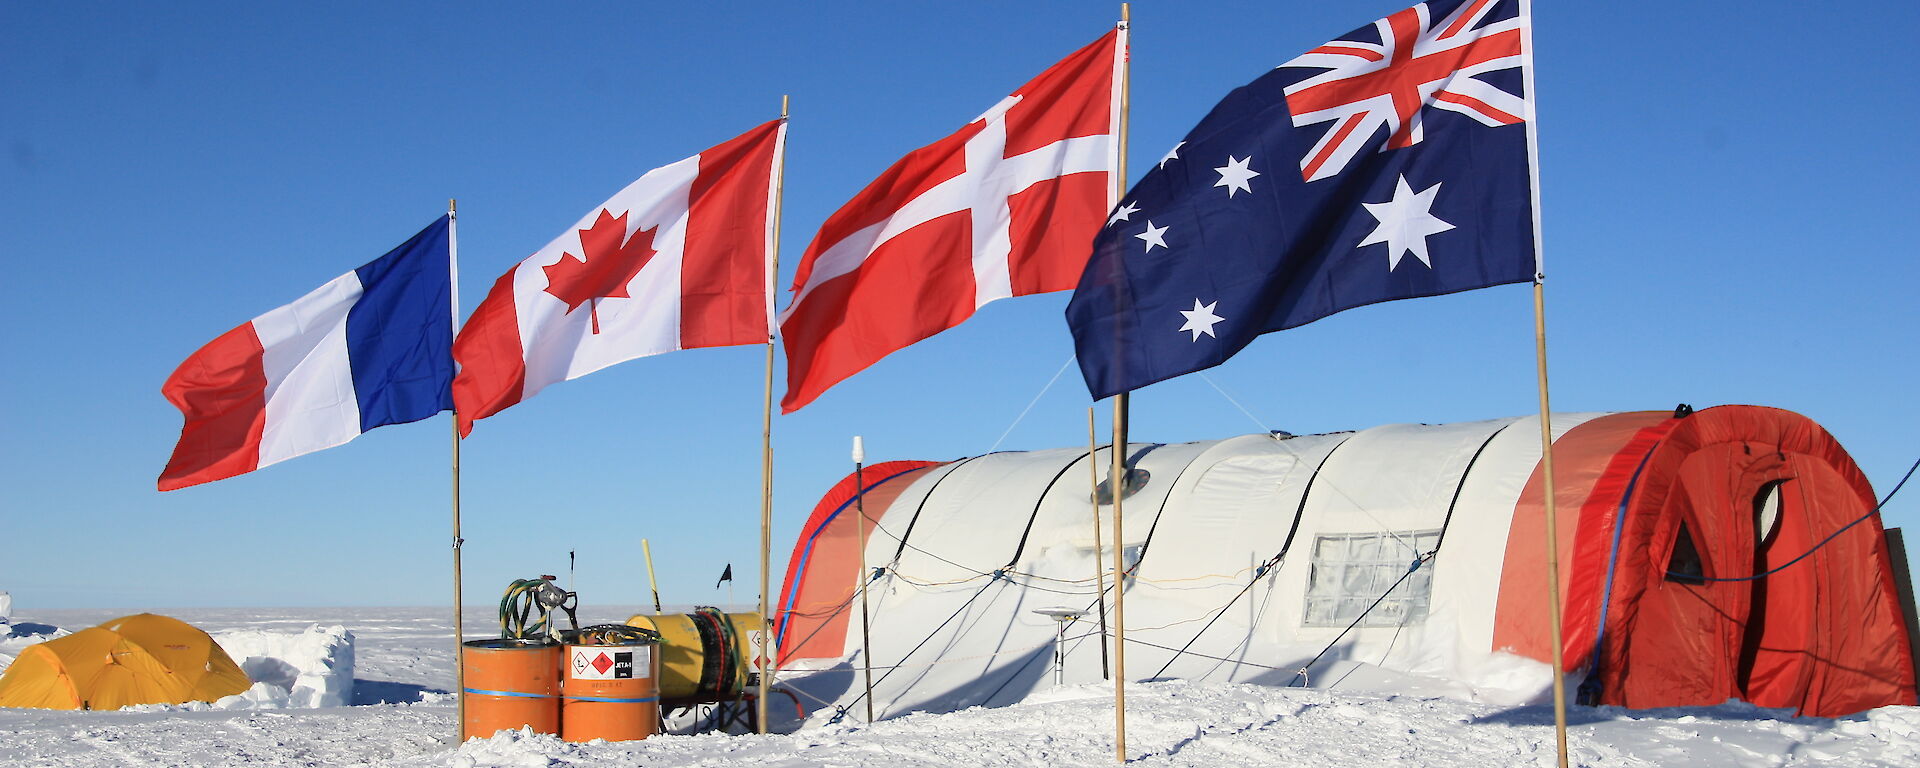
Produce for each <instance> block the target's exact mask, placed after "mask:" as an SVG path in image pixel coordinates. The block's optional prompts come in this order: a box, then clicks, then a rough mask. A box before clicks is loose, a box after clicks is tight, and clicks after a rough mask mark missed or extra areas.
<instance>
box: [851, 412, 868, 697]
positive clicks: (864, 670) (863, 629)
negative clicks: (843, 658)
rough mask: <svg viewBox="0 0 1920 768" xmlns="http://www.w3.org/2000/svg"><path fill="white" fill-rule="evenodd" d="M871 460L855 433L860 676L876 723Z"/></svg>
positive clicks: (854, 486) (856, 581)
mask: <svg viewBox="0 0 1920 768" xmlns="http://www.w3.org/2000/svg"><path fill="white" fill-rule="evenodd" d="M866 463H867V447H866V445H864V444H863V443H862V442H861V440H860V436H859V435H854V436H853V516H854V525H855V526H857V527H856V528H855V529H854V530H856V531H858V532H859V538H857V539H855V540H854V546H855V547H856V548H858V549H859V551H860V557H859V561H860V570H859V572H858V573H857V574H856V575H857V576H858V578H856V579H855V580H854V582H853V588H854V589H857V590H859V591H860V675H861V677H863V678H865V680H866V683H867V695H866V696H865V698H866V700H867V722H869V723H871V722H873V633H872V627H873V619H872V616H871V614H870V613H869V612H868V609H867V584H868V582H869V579H868V577H867V480H866V477H865V476H864V475H863V474H862V472H861V468H862V467H863V466H864V465H865V464H866Z"/></svg>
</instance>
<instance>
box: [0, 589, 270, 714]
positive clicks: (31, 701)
mask: <svg viewBox="0 0 1920 768" xmlns="http://www.w3.org/2000/svg"><path fill="white" fill-rule="evenodd" d="M252 684H253V683H252V681H250V680H248V679H247V673H245V672H243V671H241V670H240V665H238V664H235V663H233V658H232V657H230V656H228V655H227V652H226V651H224V650H221V648H220V644H219V643H215V642H214V641H213V638H211V637H208V636H207V633H205V632H202V631H200V629H199V628H197V627H194V626H193V625H191V624H188V623H186V622H184V621H181V620H179V619H174V618H169V617H166V616H158V615H155V614H151V613H142V614H139V615H136V616H125V617H122V618H118V619H114V620H113V621H109V622H107V623H105V624H101V625H100V626H97V627H93V628H91V629H83V630H80V631H79V632H75V633H73V634H71V635H68V636H66V637H62V638H60V639H58V640H49V641H47V642H44V643H41V644H39V645H31V646H28V647H27V648H26V650H24V651H21V653H20V656H19V658H17V659H15V660H14V662H13V665H12V666H9V667H7V671H6V674H4V675H0V707H35V708H39V709H119V708H121V707H125V706H128V705H132V704H180V703H183V702H188V701H213V700H215V699H218V698H220V697H222V696H231V695H233V694H236V693H240V692H242V691H245V690H247V688H248V687H249V686H251V685H252Z"/></svg>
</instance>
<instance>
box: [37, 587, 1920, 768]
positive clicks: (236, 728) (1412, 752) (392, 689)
mask: <svg viewBox="0 0 1920 768" xmlns="http://www.w3.org/2000/svg"><path fill="white" fill-rule="evenodd" d="M162 612H164V613H168V614H169V615H173V616H176V617H178V618H181V619H183V620H186V621H189V622H192V623H194V624H196V625H197V626H200V627H202V628H204V629H207V630H209V631H210V632H212V633H214V634H215V636H216V637H221V638H223V639H222V642H223V645H224V643H225V640H224V637H226V636H229V635H233V634H236V633H242V632H266V633H274V634H277V635H279V636H281V639H280V640H277V641H275V642H295V641H292V640H289V639H287V638H292V637H298V636H302V635H311V636H316V637H310V638H309V640H308V641H305V642H312V643H318V642H319V640H318V639H317V636H322V635H324V636H329V637H331V636H333V633H334V631H333V630H332V629H329V628H330V627H332V626H333V625H339V626H340V627H342V628H343V629H342V630H341V631H340V633H341V634H342V635H344V634H345V633H348V632H350V633H352V635H353V636H354V637H355V642H354V644H353V646H351V650H350V651H349V655H352V656H354V657H356V659H355V660H356V661H357V662H358V663H357V664H354V666H353V669H354V670H355V671H354V672H353V675H354V676H355V677H356V678H357V679H356V680H355V681H354V686H353V692H352V694H351V696H350V698H349V700H350V701H351V702H352V704H353V706H345V707H340V706H328V707H323V708H319V709H297V708H281V709H239V710H233V709H219V708H214V707H207V706H203V707H168V708H160V709H151V708H150V710H149V711H120V712H55V711H47V710H20V709H6V710H0V765H5V766H36V767H45V768H95V767H99V768H106V767H107V766H314V765H324V766H336V765H338V766H352V765H369V766H421V767H427V768H439V767H442V766H445V767H448V768H453V767H458V768H481V767H493V766H498V767H500V768H519V767H521V766H527V767H529V768H532V767H535V766H544V767H552V768H562V767H570V766H602V765H604V766H641V765H646V766H669V767H672V766H703V767H704V766H732V765H739V766H775V767H779V766H869V765H871V766H906V767H909V768H911V767H917V766H988V767H999V766H1082V765H1084V766H1109V765H1113V764H1114V754H1113V705H1112V699H1111V694H1112V689H1111V688H1110V687H1107V686H1103V685H1098V684H1095V685H1081V686H1068V687H1064V688H1058V689H1047V690H1043V691H1042V692H1040V693H1038V694H1036V695H1034V696H1031V697H1029V698H1028V699H1027V700H1026V701H1025V702H1023V703H1020V704H1017V705H1014V706H1009V707H1002V708H996V709H979V708H976V709H967V710H962V711H959V712H951V713H946V714H908V715H904V716H900V717H895V718H892V719H887V720H883V721H881V722H878V723H874V724H871V725H868V724H865V723H859V722H853V721H848V720H843V721H842V722H840V723H837V724H830V725H822V726H810V727H807V728H803V729H801V730H799V731H796V732H794V733H790V734H776V735H767V736H751V735H749V736H726V735H718V734H706V735H695V736H658V737H655V738H652V739H648V740H646V741H642V742H633V743H619V744H609V743H589V744H570V743H566V742H562V741H559V740H557V739H554V738H552V737H550V736H541V735H534V734H529V733H524V732H505V733H502V734H500V735H498V736H495V737H493V738H488V739H475V740H472V741H469V742H468V743H466V744H463V745H455V744H454V743H453V735H452V730H453V718H454V707H453V702H452V697H451V696H450V695H448V694H447V693H446V691H447V690H448V689H450V688H451V687H452V679H453V674H452V666H451V662H452V658H453V653H452V642H453V640H452V634H453V633H452V625H451V622H450V621H449V620H448V619H447V617H443V616H441V615H440V614H441V611H439V610H434V609H385V608H382V609H272V610H245V611H242V610H224V611H208V610H181V611H171V612H168V611H162ZM477 613H478V611H473V610H470V611H469V613H468V616H469V621H470V623H469V627H468V630H469V632H471V633H473V634H474V635H476V636H481V635H486V634H488V633H489V632H490V631H491V628H490V627H488V626H485V625H484V624H483V623H482V622H478V621H473V617H474V616H475V615H476V614H477ZM602 613H603V614H604V615H599V616H593V617H591V618H593V619H594V620H596V621H599V620H607V619H612V618H616V617H620V616H624V613H623V612H620V611H617V610H613V609H608V610H606V611H604V612H602ZM109 618H113V615H109V614H80V613H77V612H76V613H62V614H58V615H55V614H51V613H49V614H48V615H44V616H36V615H31V614H30V615H27V616H22V617H16V622H17V623H16V626H15V628H14V629H16V630H18V629H19V628H20V626H21V625H24V624H32V625H36V626H64V627H80V626H91V625H92V624H95V623H98V622H99V621H101V620H105V619H109ZM585 618H589V617H585V616H583V619H585ZM316 624H317V625H319V627H320V628H312V627H314V625H316ZM16 640H24V638H14V637H13V636H12V635H11V634H10V633H9V635H8V638H6V639H0V653H17V652H18V651H17V648H16V650H13V651H7V650H5V649H6V648H9V647H13V646H11V645H9V644H11V643H14V642H16ZM299 644H300V643H299V642H295V645H299ZM22 647H23V646H22ZM234 655H235V658H236V660H238V659H239V656H240V654H239V653H235V654H234ZM294 655H295V654H291V653H289V654H287V655H286V656H283V657H278V658H283V659H285V658H287V657H291V656H294ZM336 661H337V658H336ZM288 663H289V665H290V666H297V665H295V664H294V663H293V662H291V661H288ZM335 668H336V669H338V666H337V665H336V667H335ZM298 678H299V676H298V675H295V676H294V679H295V680H297V679H298ZM313 690H315V691H318V690H319V689H318V688H315V689H313ZM316 695H317V694H316ZM229 698H239V697H229ZM778 701H779V702H780V703H781V704H782V705H784V706H791V705H790V704H788V703H786V701H785V698H784V697H781V698H780V699H779V700H778ZM292 703H293V702H292V700H291V697H289V700H288V701H287V702H285V703H282V704H280V706H283V707H284V706H286V705H287V704H292ZM273 704H274V702H266V703H265V705H266V706H272V705H273ZM1127 704H1128V719H1127V747H1128V749H1127V754H1128V757H1129V758H1130V760H1129V762H1130V763H1131V764H1134V765H1141V766H1193V767H1195V768H1200V767H1202V766H1204V767H1205V768H1217V767H1219V766H1312V767H1313V768H1335V767H1337V766H1368V767H1369V768H1371V767H1372V766H1377V765H1425V766H1462V767H1471V768H1489V767H1490V766H1546V765H1552V764H1553V758H1554V740H1553V712H1552V709H1551V708H1549V707H1543V706H1500V705H1495V704H1488V703H1473V702H1469V701H1464V700H1460V699H1455V698H1446V697H1437V696H1414V695H1402V696H1393V695H1383V694H1380V693H1369V692H1356V691H1343V690H1340V689H1337V688H1336V689H1334V690H1308V689H1300V688H1274V687H1263V686H1256V685H1244V684H1198V683H1190V682H1185V681H1178V680H1173V681H1164V682H1155V683H1143V684H1135V685H1131V686H1129V687H1128V689H1127ZM856 713H857V710H856ZM1569 720H1570V727H1569V729H1568V739H1569V741H1570V743H1571V752H1572V760H1573V762H1574V763H1576V764H1580V765H1589V766H1601V765H1604V766H1665V765H1690V766H1707V767H1709V768H1713V767H1719V766H1725V767H1727V768H1747V767H1748V766H1813V765H1833V766H1914V765H1920V708H1915V707H1884V708H1881V709H1877V710H1873V711H1870V712H1865V713H1862V714H1859V715H1855V716H1852V717H1845V718H1838V719H1823V718H1795V717H1791V716H1790V713H1787V712H1782V711H1777V710H1765V709H1759V708H1756V707H1752V706H1748V705H1745V704H1740V703H1728V704H1725V705H1721V706H1717V707H1689V708H1675V709H1664V710H1652V711H1627V710H1621V709H1616V708H1608V707H1599V708H1589V707H1574V708H1573V709H1572V710H1571V711H1570V712H1569Z"/></svg>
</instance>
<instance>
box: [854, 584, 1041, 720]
mask: <svg viewBox="0 0 1920 768" xmlns="http://www.w3.org/2000/svg"><path fill="white" fill-rule="evenodd" d="M1001 583H1004V582H1002V581H1001V580H999V579H995V580H993V581H989V582H987V583H986V584H985V585H983V586H981V587H980V588H979V589H978V590H975V591H974V593H973V597H969V598H967V601H966V602H964V603H961V604H960V607H959V608H958V609H956V610H954V612H953V614H952V615H950V616H948V617H947V618H946V620H944V621H941V622H940V625H939V626H936V627H934V628H933V631H932V632H928V633H927V636H926V637H924V638H921V639H920V642H919V643H917V644H915V645H914V646H913V648H911V649H909V650H908V651H907V652H906V654H904V655H902V656H901V657H900V661H901V662H905V661H906V660H907V659H910V658H913V654H915V653H918V652H919V651H920V649H921V648H924V647H926V645H927V643H929V642H932V641H933V638H934V637H936V636H938V635H939V634H940V630H943V629H946V628H947V625H948V624H951V623H953V620H954V619H957V618H960V614H962V613H966V611H967V608H968V607H969V606H971V605H973V601H975V600H978V599H980V596H981V595H984V594H986V593H987V589H988V588H989V587H992V586H993V585H995V584H1001ZM900 668H901V667H899V666H896V667H894V668H893V669H889V670H887V672H886V674H883V675H881V676H880V679H879V680H875V681H873V682H874V684H875V685H879V684H880V683H884V682H886V681H887V678H889V677H892V676H893V673H894V671H895V670H898V669H900ZM866 697H867V694H865V693H861V694H860V695H859V696H855V697H853V700H852V701H849V702H847V705H846V706H845V707H839V708H838V709H839V711H837V712H835V713H834V715H833V719H832V720H828V721H827V722H828V723H829V724H831V723H838V722H840V720H841V718H844V717H846V716H847V710H848V709H850V708H852V707H853V705H855V704H858V703H860V700H861V699H865V698H866Z"/></svg>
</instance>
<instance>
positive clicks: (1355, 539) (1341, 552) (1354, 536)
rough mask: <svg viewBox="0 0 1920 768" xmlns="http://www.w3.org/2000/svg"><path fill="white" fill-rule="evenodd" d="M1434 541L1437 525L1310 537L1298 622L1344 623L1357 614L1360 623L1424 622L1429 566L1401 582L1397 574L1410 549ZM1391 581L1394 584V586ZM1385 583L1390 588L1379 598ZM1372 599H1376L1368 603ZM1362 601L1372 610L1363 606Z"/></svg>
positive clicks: (1403, 571) (1430, 588)
mask: <svg viewBox="0 0 1920 768" xmlns="http://www.w3.org/2000/svg"><path fill="white" fill-rule="evenodd" d="M1439 544H1440V531H1439V530H1438V529H1435V530H1431V531H1393V532H1391V533H1388V532H1383V531H1376V532H1372V533H1335V534H1327V535H1324V536H1317V537H1315V538H1314V540H1313V564H1312V569H1311V570H1310V571H1309V572H1308V574H1307V599H1306V611H1305V613H1304V615H1303V616H1302V620H1301V624H1302V625H1304V626H1308V627H1344V626H1347V625H1348V624H1352V623H1353V622H1354V620H1355V619H1358V620H1359V622H1360V623H1359V625H1358V626H1362V627H1396V626H1400V625H1403V624H1418V623H1420V622H1422V621H1425V620H1426V618H1427V604H1428V602H1429V599H1430V597H1431V595H1432V592H1433V569H1432V568H1431V567H1423V568H1421V569H1420V570H1417V571H1414V572H1413V575H1412V576H1407V579H1406V581H1400V577H1401V576H1404V575H1406V573H1407V566H1409V565H1412V564H1413V560H1414V558H1415V557H1417V556H1418V555H1416V554H1415V552H1416V551H1418V552H1421V553H1425V552H1431V551H1433V549H1434V548H1435V547H1437V546H1439ZM1409 547H1411V549H1409ZM1396 581H1400V586H1399V587H1397V588H1394V586H1393V585H1394V582H1396ZM1389 588H1393V593H1392V594H1390V595H1387V596H1386V597H1385V599H1382V598H1381V595H1382V594H1383V593H1385V592H1386V591H1387V590H1388V589H1389ZM1375 600H1379V601H1380V604H1379V605H1374V604H1373V601H1375ZM1368 606H1373V610H1371V611H1369V610H1367V607H1368Z"/></svg>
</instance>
